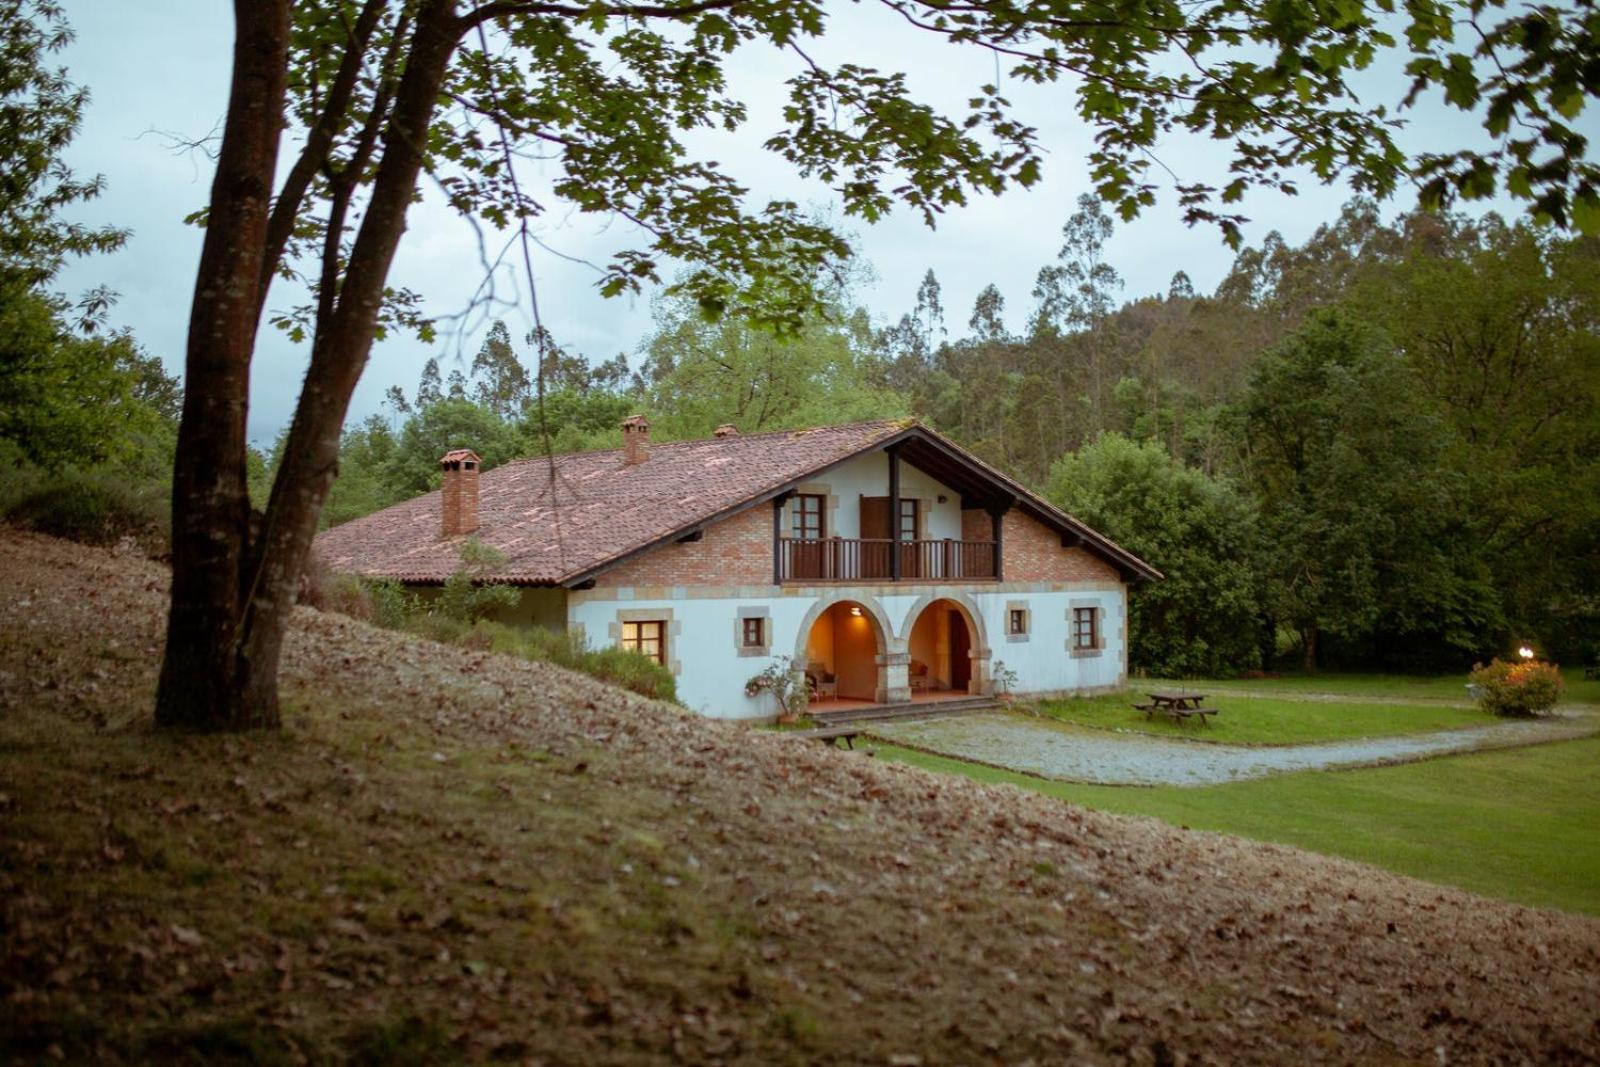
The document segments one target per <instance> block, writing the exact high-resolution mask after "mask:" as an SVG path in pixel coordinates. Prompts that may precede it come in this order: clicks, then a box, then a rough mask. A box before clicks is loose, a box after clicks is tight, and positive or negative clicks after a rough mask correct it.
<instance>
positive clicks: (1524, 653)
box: [1517, 645, 1534, 659]
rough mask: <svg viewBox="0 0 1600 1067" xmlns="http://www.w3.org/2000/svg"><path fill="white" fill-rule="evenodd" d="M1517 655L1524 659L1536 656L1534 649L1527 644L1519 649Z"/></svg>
mask: <svg viewBox="0 0 1600 1067" xmlns="http://www.w3.org/2000/svg"><path fill="white" fill-rule="evenodd" d="M1517 655H1519V656H1521V657H1522V658H1523V659H1532V658H1533V657H1534V651H1533V649H1531V648H1529V647H1528V646H1527V645H1523V646H1522V647H1521V648H1519V649H1517Z"/></svg>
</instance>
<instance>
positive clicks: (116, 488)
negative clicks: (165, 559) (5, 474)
mask: <svg viewBox="0 0 1600 1067" xmlns="http://www.w3.org/2000/svg"><path fill="white" fill-rule="evenodd" d="M33 471H34V472H35V473H34V476H33V477H31V478H29V479H28V481H27V482H26V483H23V484H15V483H13V484H12V486H11V487H10V491H9V492H8V493H7V496H8V497H9V498H10V499H8V500H7V501H6V508H5V510H6V518H8V519H10V520H11V521H12V522H14V523H16V524H17V525H19V526H23V527H26V528H28V529H30V530H37V531H38V532H39V533H43V534H49V535H50V536H52V537H62V538H66V539H67V540H69V541H81V542H83V543H84V544H91V545H110V544H115V543H117V542H118V541H121V540H123V539H124V538H131V539H132V540H134V541H136V542H138V543H139V545H140V546H141V547H142V548H144V549H145V550H146V551H147V552H150V553H151V554H155V555H160V554H163V553H165V552H166V551H167V549H168V545H169V543H170V538H169V529H170V521H171V520H170V515H169V505H168V493H167V487H166V486H164V485H162V484H161V483H159V482H137V481H130V480H129V479H128V478H127V477H126V476H125V475H117V474H114V473H112V472H110V471H83V470H79V469H77V468H75V467H64V468H62V469H60V470H56V471H48V472H47V471H44V470H42V469H40V468H33Z"/></svg>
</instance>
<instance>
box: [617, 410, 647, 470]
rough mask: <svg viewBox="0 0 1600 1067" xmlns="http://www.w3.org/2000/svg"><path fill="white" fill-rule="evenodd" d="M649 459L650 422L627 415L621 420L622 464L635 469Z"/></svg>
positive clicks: (638, 416)
mask: <svg viewBox="0 0 1600 1067" xmlns="http://www.w3.org/2000/svg"><path fill="white" fill-rule="evenodd" d="M649 458H650V420H648V419H646V418H645V417H644V416H643V415H629V416H628V417H627V418H625V419H623V420H622V463H623V466H625V467H637V466H638V465H639V464H641V463H643V462H644V461H645V460H647V459H649Z"/></svg>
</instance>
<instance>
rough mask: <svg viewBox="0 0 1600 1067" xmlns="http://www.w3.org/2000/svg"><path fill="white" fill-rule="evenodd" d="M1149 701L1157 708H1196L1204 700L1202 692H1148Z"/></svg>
mask: <svg viewBox="0 0 1600 1067" xmlns="http://www.w3.org/2000/svg"><path fill="white" fill-rule="evenodd" d="M1147 695H1148V696H1149V697H1150V701H1151V703H1153V704H1154V705H1155V706H1156V707H1158V708H1198V707H1199V706H1200V703H1201V701H1203V700H1205V698H1206V695H1205V694H1204V693H1173V692H1165V693H1150V694H1147Z"/></svg>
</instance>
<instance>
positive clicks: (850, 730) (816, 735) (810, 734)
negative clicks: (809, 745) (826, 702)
mask: <svg viewBox="0 0 1600 1067" xmlns="http://www.w3.org/2000/svg"><path fill="white" fill-rule="evenodd" d="M860 733H861V728H860V727H859V726H823V727H819V728H817V729H815V730H791V731H790V732H788V733H786V734H785V735H784V736H785V737H804V738H806V739H808V740H811V741H821V742H822V743H823V744H825V745H827V746H828V747H829V748H838V747H839V746H838V745H837V744H836V743H835V742H837V741H838V740H839V739H840V738H843V739H844V747H845V748H848V749H851V750H852V751H854V749H855V747H856V737H857V736H858V735H859V734H860Z"/></svg>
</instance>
